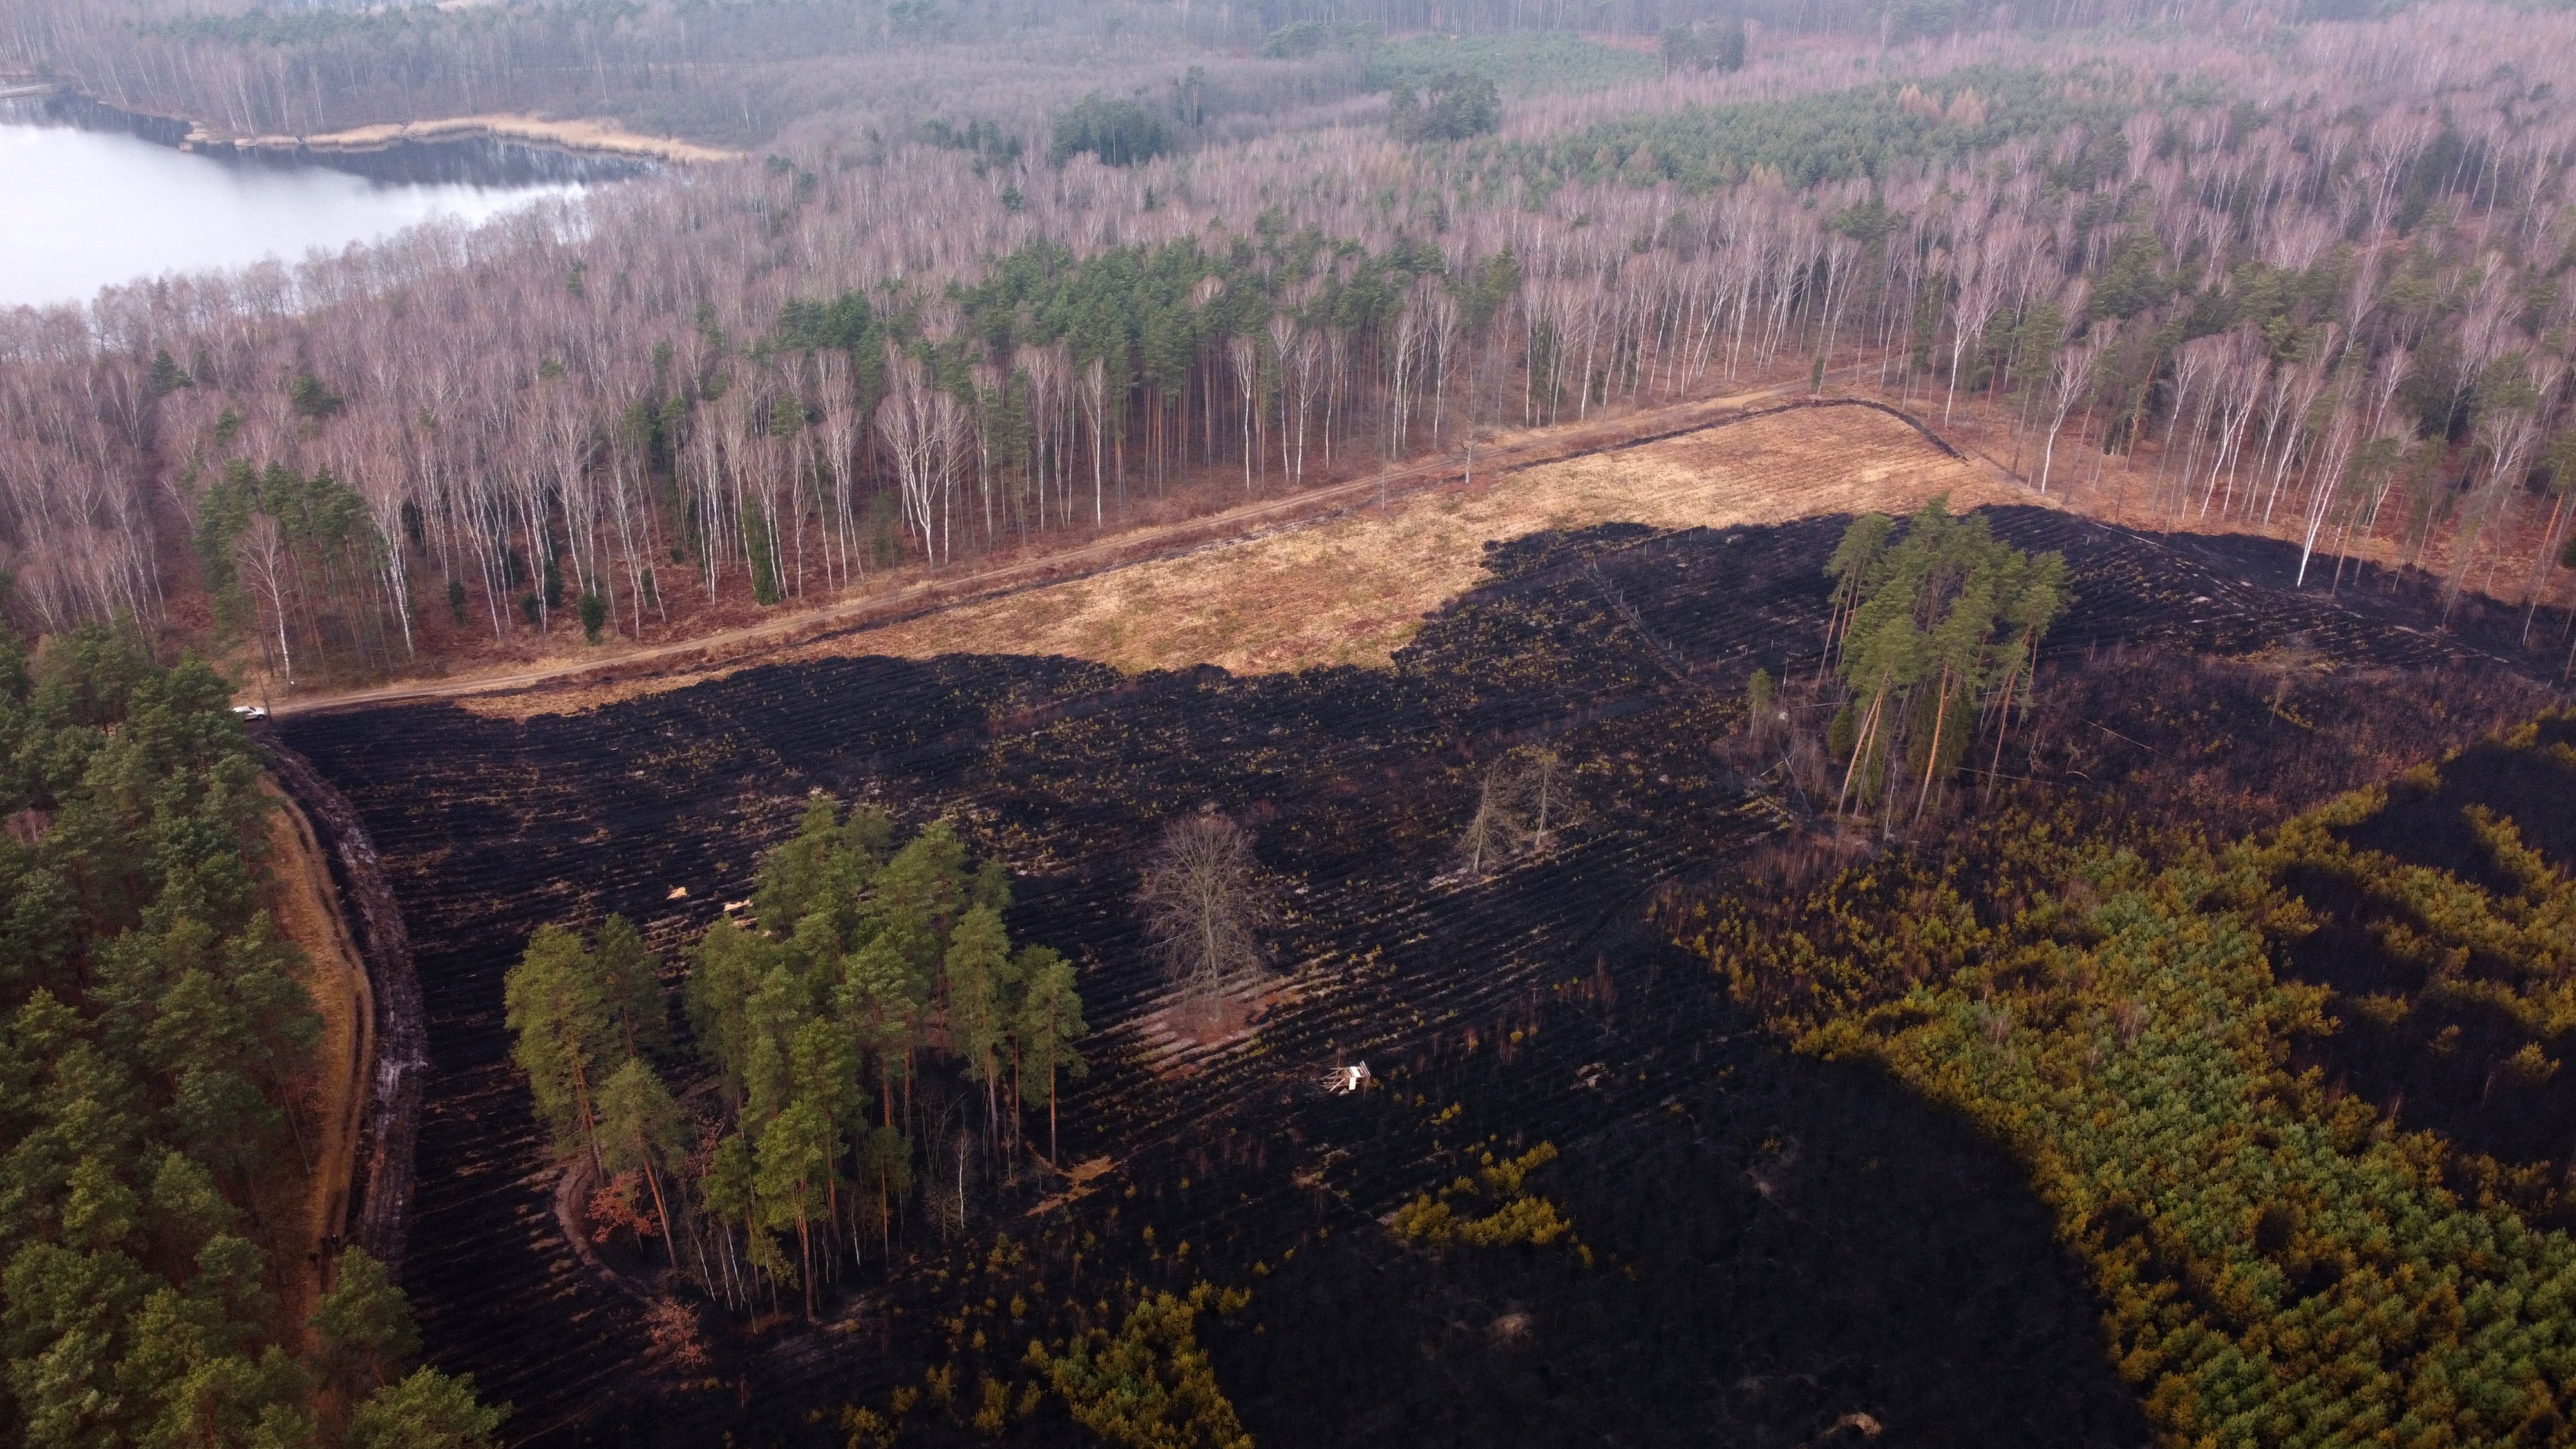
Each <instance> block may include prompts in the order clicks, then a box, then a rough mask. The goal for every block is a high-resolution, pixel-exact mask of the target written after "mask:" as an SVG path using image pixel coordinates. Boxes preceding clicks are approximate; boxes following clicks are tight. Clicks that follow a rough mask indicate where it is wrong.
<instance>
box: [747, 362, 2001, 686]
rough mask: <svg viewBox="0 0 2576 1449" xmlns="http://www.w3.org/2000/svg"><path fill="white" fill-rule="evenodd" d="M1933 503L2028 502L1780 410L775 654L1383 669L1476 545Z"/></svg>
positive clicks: (1909, 448) (1475, 563)
mask: <svg viewBox="0 0 2576 1449" xmlns="http://www.w3.org/2000/svg"><path fill="white" fill-rule="evenodd" d="M1942 492H1947V493H1949V494H1950V495H1951V498H1952V502H1953V505H1954V506H1956V507H1960V508H1969V507H1974V506H1977V505H1980V504H1985V503H1999V502H2020V501H2024V500H2025V499H2026V498H2027V494H2026V493H2025V492H2024V491H2023V490H2022V489H2020V488H2018V487H2015V486H2013V485H2010V484H2006V483H2002V482H1999V481H1996V480H1995V478H1994V477H1993V475H1992V474H1991V473H1990V472H1989V471H1988V470H1986V469H1984V468H1981V467H1978V466H1976V465H1975V464H1972V463H1964V462H1960V461H1958V460H1956V459H1952V458H1949V457H1946V456H1944V455H1943V454H1941V453H1940V452H1939V451H1938V450H1936V449H1934V448H1933V447H1932V446H1931V445H1930V444H1929V443H1927V442H1925V441H1924V440H1923V438H1922V437H1921V436H1920V435H1918V434H1917V433H1915V432H1914V431H1913V430H1912V429H1911V428H1908V427H1907V426H1906V425H1905V424H1903V423H1901V422H1899V421H1897V420H1896V419H1894V418H1891V417H1889V416H1887V415H1886V414H1884V413H1880V412H1874V411H1870V410H1866V409H1860V408H1835V409H1826V410H1819V411H1806V410H1800V411H1795V412H1787V413H1778V414H1773V415H1771V416H1767V417H1759V418H1754V419H1751V420H1749V421H1745V422H1741V423H1735V424H1732V425H1729V426H1725V427H1719V428H1714V429H1710V430H1708V431H1704V432H1699V433H1693V434H1690V435H1688V436H1686V437H1681V438H1675V439H1670V440H1668V441H1665V442H1660V443H1649V444H1644V445H1642V446H1639V447H1635V448H1627V449H1622V450H1619V451H1616V452H1609V453H1599V454H1595V455H1593V456H1591V457H1586V458H1577V459H1572V460H1569V461H1566V462H1559V463H1548V464H1542V465H1540V466H1537V467H1534V468H1530V469H1527V470H1525V471H1522V472H1518V473H1513V474H1509V475H1506V476H1503V477H1501V478H1498V479H1495V480H1494V481H1493V482H1492V483H1491V484H1488V483H1486V482H1485V481H1484V480H1482V479H1480V480H1479V481H1478V482H1477V483H1476V485H1475V486H1474V487H1473V488H1450V489H1444V490H1441V491H1438V492H1433V493H1426V494H1418V495H1415V496H1413V497H1411V498H1403V499H1398V500H1396V501H1395V502H1394V504H1393V505H1392V506H1391V507H1388V508H1386V509H1383V510H1381V509H1378V508H1376V507H1369V508H1366V509H1363V510H1361V511H1359V512H1355V513H1350V514H1345V515H1342V516H1339V517H1335V518H1330V519H1326V520H1322V521H1318V522H1315V523H1310V524H1306V525H1303V526H1299V527H1292V528H1289V529H1285V530H1282V531H1279V532H1275V533H1271V534H1268V535H1266V536H1261V537H1255V538H1251V539H1248V540H1244V541H1242V542H1238V543H1234V544H1229V545H1221V546H1215V547H1210V548H1206V549H1202V550H1199V551H1197V552H1194V553H1190V554H1186V555H1183V556H1181V557H1178V558H1168V559H1157V560H1152V561H1149V562H1145V563H1138V564H1133V565H1130V566H1128V567H1125V568H1120V569H1115V570H1112V571H1110V572H1107V573H1103V574H1099V575H1096V576H1094V577H1092V578H1087V579H1077V580H1073V581H1071V582H1068V583H1062V584H1056V585H1052V586H1050V587H1046V588H1041V589H1033V590H1031V591H1029V592H1027V593H1022V594H1016V595H1013V596H1010V597H1008V598H1002V599H996V600H992V601H989V602H985V603H975V604H966V605H961V606H959V607H956V608H952V609H947V610H943V611H941V612H939V613H936V614H930V615H925V616H923V617H921V618H918V619H913V620H909V621H907V622H904V623H899V624H893V625H889V626H887V627H885V628H881V629H871V630H868V631H866V632H864V633H858V634H852V635H848V636H845V637H843V638H839V639H833V640H826V641H823V642H822V643H819V644H814V645H808V646H805V647H803V648H800V649H797V650H795V651H792V652H791V653H789V654H788V655H786V656H784V657H787V658H803V659H811V658H820V657H827V656H832V655H850V654H891V655H897V656H902V657H909V658H926V657H929V656H932V655H938V654H948V653H968V652H973V653H1018V654H1061V655H1068V656H1071V657H1074V658H1078V659H1089V660H1095V661H1097V662H1100V663H1103V664H1109V665H1113V666H1115V667H1117V668H1120V669H1125V670H1130V671H1134V670H1144V669H1169V668H1176V667H1180V666H1184V665H1192V664H1214V665H1217V666H1219V667H1221V668H1224V669H1228V670H1232V671H1234V672H1236V673H1239V674H1248V673H1264V672H1270V671H1278V670H1293V669H1301V668H1305V667H1308V666H1310V665H1320V664H1360V665H1382V664H1384V663H1386V662H1387V661H1388V659H1389V658H1390V657H1391V656H1392V654H1393V653H1394V651H1395V650H1396V649H1398V648H1400V647H1402V646H1403V644H1404V643H1405V641H1407V640H1408V639H1410V638H1412V637H1413V634H1414V631H1415V630H1416V629H1418V628H1419V627H1420V626H1421V622H1422V618H1423V616H1424V615H1425V614H1427V613H1429V612H1431V611H1432V610H1435V609H1437V608H1438V607H1440V605H1441V604H1442V603H1443V602H1444V601H1445V600H1448V599H1450V598H1454V597H1456V596H1457V595H1458V594H1460V593H1463V592H1465V591H1466V590H1468V589H1470V588H1472V587H1474V586H1475V584H1476V581H1477V579H1478V578H1479V576H1480V575H1481V572H1482V569H1483V559H1484V550H1483V545H1484V544H1485V543H1486V542H1488V541H1503V540H1509V539H1514V538H1519V537H1521V536H1523V535H1526V534H1530V533H1536V532H1539V531H1542V530H1547V529H1568V528H1583V527H1587V526H1590V525H1593V524H1600V523H1614V522H1617V523H1642V524H1646V525H1649V526H1651V527H1656V528H1689V527H1697V526H1706V527H1723V526H1726V525H1729V524H1737V523H1775V522H1780V521H1784V520H1787V519H1792V518H1800V517H1806V516H1809V515H1813V514H1818V513H1837V512H1847V511H1856V510H1862V509H1870V508H1877V509H1887V510H1909V509H1912V508H1915V507H1919V506H1920V505H1921V504H1922V503H1923V502H1924V500H1926V499H1928V498H1930V497H1931V496H1932V495H1934V494H1936V493H1942Z"/></svg>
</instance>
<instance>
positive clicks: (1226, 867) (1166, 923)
mask: <svg viewBox="0 0 2576 1449" xmlns="http://www.w3.org/2000/svg"><path fill="white" fill-rule="evenodd" d="M1137 901H1138V903H1139V904H1140V905H1141V906H1142V907H1143V909H1144V913H1145V933H1146V935H1147V936H1148V937H1150V938H1151V939H1152V940H1153V943H1154V949H1155V951H1156V952H1157V953H1158V954H1159V955H1160V956H1161V957H1162V959H1163V971H1164V974H1165V975H1166V976H1167V977H1168V978H1169V979H1170V980H1171V982H1172V984H1173V985H1174V986H1176V987H1178V988H1179V989H1180V992H1181V995H1182V997H1183V999H1184V1000H1203V999H1205V998H1207V997H1209V996H1212V995H1215V994H1216V993H1218V992H1221V991H1223V990H1224V989H1225V988H1227V987H1228V986H1231V985H1233V984H1234V983H1236V982H1237V981H1240V980H1242V979H1243V978H1244V977H1246V976H1249V975H1251V974H1252V973H1254V972H1256V971H1259V970H1260V969H1261V967H1262V965H1263V964H1264V962H1265V961H1266V960H1267V959H1268V952H1267V951H1266V950H1265V949H1264V947H1263V946H1262V944H1261V937H1260V927H1261V923H1262V920H1263V918H1264V917H1265V916H1266V915H1267V914H1268V912H1267V911H1266V910H1265V909H1264V902H1263V891H1262V886H1261V868H1260V865H1259V863H1258V862H1256V861H1255V860H1254V859H1253V856H1252V839H1251V837H1250V836H1248V835H1246V834H1244V831H1243V827H1241V826H1239V825H1237V824H1235V823H1234V822H1233V821H1232V820H1229V819H1227V818H1226V817H1225V816H1222V815H1217V814H1214V813H1209V814H1201V815H1192V816H1188V817H1185V818H1183V819H1180V820H1175V821H1173V822H1172V823H1171V824H1170V825H1167V826H1165V827H1164V829H1163V842H1162V845H1161V847H1160V848H1159V849H1157V850H1156V851H1155V853H1154V859H1153V861H1152V862H1151V863H1150V864H1148V865H1147V866H1146V867H1145V879H1144V882H1143V884H1142V886H1141V887H1140V888H1139V889H1138V891H1137Z"/></svg>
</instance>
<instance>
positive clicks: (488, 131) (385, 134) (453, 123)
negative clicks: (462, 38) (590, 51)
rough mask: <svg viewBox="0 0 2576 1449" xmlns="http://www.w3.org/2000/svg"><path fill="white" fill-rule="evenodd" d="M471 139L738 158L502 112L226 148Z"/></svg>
mask: <svg viewBox="0 0 2576 1449" xmlns="http://www.w3.org/2000/svg"><path fill="white" fill-rule="evenodd" d="M475 136H489V137H492V138H493V139H495V140H500V141H526V142H530V143H532V144H535V145H540V146H560V147H562V148H564V149H565V150H567V151H598V152H604V153H607V154H609V155H616V156H650V157H653V158H655V159H657V160H662V161H685V162H709V161H731V160H735V159H737V158H738V157H739V156H740V155H741V154H742V153H741V152H739V151H727V150H725V149H723V148H722V147H719V146H701V145H699V144H698V143H696V142H695V141H682V140H679V139H677V138H675V137H670V136H644V135H639V134H637V133H635V132H633V131H629V130H626V129H624V128H623V127H620V126H619V125H618V124H617V123H616V122H614V121H602V120H571V121H549V120H545V119H543V118H541V117H537V116H520V115H501V114H493V115H482V116H447V117H443V118H441V119H439V120H435V121H389V122H386V123H384V124H381V125H374V126H353V127H350V128H349V129H348V130H345V131H323V132H320V133H318V134H315V135H311V136H243V137H239V138H236V139H234V140H233V141H232V142H231V144H233V145H235V146H240V147H245V148H248V149H252V150H293V149H295V148H297V147H304V148H307V149H310V150H315V151H382V150H384V149H385V148H387V147H389V146H396V145H400V144H402V143H403V142H405V141H461V140H465V139H468V138H471V137H475ZM188 139H189V140H190V141H191V142H192V143H195V144H201V145H203V144H212V145H222V144H224V142H223V139H222V138H220V137H218V136H215V135H213V134H212V133H207V134H205V135H204V136H202V137H200V136H198V135H194V134H192V135H191V136H190V137H189V138H188Z"/></svg>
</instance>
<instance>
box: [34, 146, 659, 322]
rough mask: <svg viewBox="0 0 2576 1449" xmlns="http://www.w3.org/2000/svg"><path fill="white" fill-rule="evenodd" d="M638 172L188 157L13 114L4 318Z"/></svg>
mask: <svg viewBox="0 0 2576 1449" xmlns="http://www.w3.org/2000/svg"><path fill="white" fill-rule="evenodd" d="M632 169H633V168H632V167H631V166H628V165H625V164H623V163H618V162H613V161H612V162H606V163H592V162H589V161H587V160H585V159H583V158H576V157H561V156H555V155H553V154H551V153H546V152H539V151H533V150H531V149H530V148H527V147H516V146H501V145H496V144H493V143H490V142H461V143H453V144H448V145H440V146H411V147H403V148H400V149H397V150H393V151H387V152H378V153H374V154H371V155H365V156H351V157H333V158H330V159H329V161H328V163H327V164H325V163H322V162H318V161H316V160H313V159H307V158H298V157H291V156H287V157H281V156H253V157H239V158H235V157H226V156H203V155H191V154H189V153H186V152H183V151H178V150H174V149H172V148H170V147H168V146H163V145H159V144H156V143H155V142H153V141H149V140H145V139H143V138H142V137H139V136H135V135H131V134H125V133H121V132H118V131H113V130H99V129H87V128H81V127H74V126H68V125H63V124H60V123H59V122H57V121H55V120H53V118H52V117H51V116H49V115H48V113H47V112H46V111H45V110H42V109H38V108H37V107H35V106H32V105H29V104H26V103H23V102H0V307H6V306H14V305H18V304H21V303H25V304H33V305H38V306H41V305H45V304H49V303H55V302H76V301H84V300H86V299H88V298H89V297H91V296H94V295H95V294H96V293H97V291H98V289H99V288H100V287H103V286H108V285H112V284H115V283H121V282H130V281H133V280H135V279H137V278H144V277H155V276H159V275H161V274H162V273H164V272H195V271H205V270H209V269H212V268H217V267H237V266H246V265H248V264H250V263H253V262H257V261H260V260H262V259H264V258H268V257H276V258H278V259H279V260H282V261H288V262H292V261H296V260H299V259H301V258H302V257H303V256H304V254H305V253H306V252H307V251H308V250H310V249H311V248H314V247H321V248H323V249H325V250H330V251H337V250H339V249H340V248H341V247H343V246H346V245H347V244H349V243H350V242H356V241H369V240H373V239H375V238H377V237H382V236H385V235H388V234H390V233H392V232H396V231H399V230H401V229H402V228H404V227H407V226H411V225H414V224H416V223H418V222H422V221H427V220H429V219H430V218H432V217H436V216H451V217H456V218H459V219H462V220H465V221H469V222H473V221H481V220H484V219H485V218H487V217H491V216H494V215H496V214H498V213H500V212H504V211H507V210H510V209H511V208H513V207H518V206H525V205H527V204H528V203H529V202H531V201H534V200H536V199H537V198H539V197H545V196H566V195H572V194H574V193H577V192H579V191H580V190H581V189H582V188H583V186H584V185H585V184H587V182H588V181H591V180H596V179H600V178H602V177H604V176H613V175H618V174H627V173H631V171H632ZM361 172H364V173H367V174H358V173H361Z"/></svg>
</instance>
